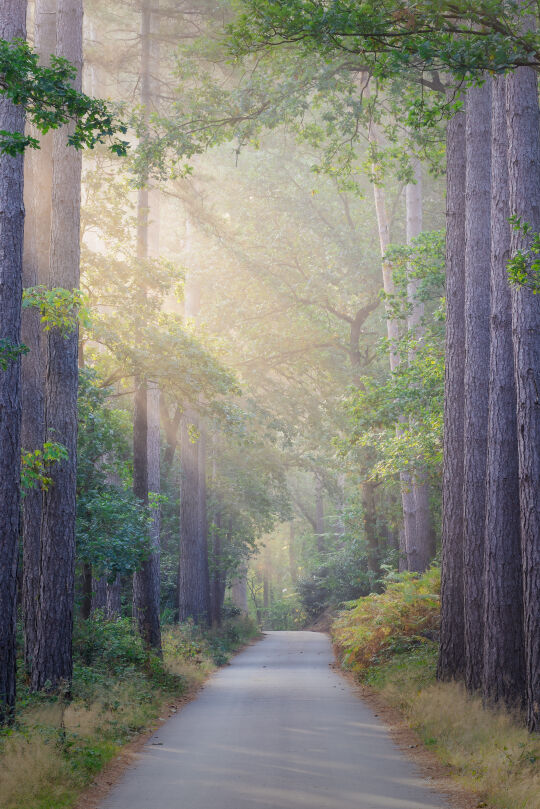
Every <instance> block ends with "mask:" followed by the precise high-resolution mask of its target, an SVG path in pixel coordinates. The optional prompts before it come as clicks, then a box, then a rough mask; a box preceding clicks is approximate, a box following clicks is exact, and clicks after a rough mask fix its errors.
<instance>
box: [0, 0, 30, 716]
mask: <svg viewBox="0 0 540 809" xmlns="http://www.w3.org/2000/svg"><path fill="white" fill-rule="evenodd" d="M25 36H26V3H25V2H21V0H5V1H4V2H3V3H2V6H1V8H0V37H2V39H7V40H12V39H15V38H16V37H20V38H22V39H24V38H25ZM0 129H4V130H7V131H8V132H20V133H22V132H23V131H24V111H23V109H22V107H15V106H14V105H13V104H11V102H10V101H8V100H7V98H6V97H5V96H0ZM23 178H24V169H23V158H22V155H19V156H18V157H7V156H6V155H1V156H0V341H1V342H0V351H1V350H2V349H3V347H4V345H7V347H8V349H9V348H10V347H11V348H13V349H16V348H17V347H18V346H19V345H20V336H21V333H20V332H21V296H22V259H23V234H24V202H23V185H24V182H23ZM3 341H6V342H5V343H4V342H3ZM0 356H1V355H0ZM3 359H4V358H3ZM5 361H6V365H7V367H6V369H5V370H3V368H1V367H0V515H1V520H0V723H2V722H3V721H4V720H6V719H7V718H9V716H10V715H11V711H12V709H13V706H14V704H15V619H16V611H17V604H16V595H17V550H18V539H19V503H20V500H19V497H20V494H19V487H20V469H21V390H20V378H21V362H20V358H18V357H16V356H15V358H14V359H12V358H10V357H9V356H7V357H6V358H5Z"/></svg>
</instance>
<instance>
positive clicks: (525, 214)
mask: <svg viewBox="0 0 540 809" xmlns="http://www.w3.org/2000/svg"><path fill="white" fill-rule="evenodd" d="M506 112H507V125H508V172H509V176H508V180H509V188H510V194H509V200H510V213H511V214H513V215H515V216H518V217H520V218H521V221H522V222H526V223H528V224H529V225H530V226H531V228H532V231H533V232H535V233H538V232H540V182H539V177H540V116H539V110H538V87H537V78H536V73H535V72H534V71H533V70H532V69H530V68H518V69H517V70H516V71H514V72H513V73H511V74H510V75H509V76H508V79H507V96H506ZM529 244H530V236H525V235H524V234H523V233H521V232H520V231H516V230H514V231H512V242H511V249H512V255H515V253H516V251H517V250H520V249H521V250H526V249H527V248H528V247H529ZM512 333H513V344H514V366H515V379H516V396H517V435H518V458H519V495H520V512H521V548H522V564H523V607H524V637H525V672H526V687H527V718H528V725H529V728H530V730H534V731H540V541H539V537H540V508H539V506H538V496H539V495H538V493H539V492H540V394H539V392H540V295H534V294H533V293H532V292H531V290H529V289H526V288H525V287H521V288H514V289H513V290H512Z"/></svg>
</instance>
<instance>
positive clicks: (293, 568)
mask: <svg viewBox="0 0 540 809" xmlns="http://www.w3.org/2000/svg"><path fill="white" fill-rule="evenodd" d="M289 573H290V576H291V581H292V583H293V587H295V586H296V583H297V581H298V562H297V561H296V549H295V536H294V523H293V522H291V523H289Z"/></svg>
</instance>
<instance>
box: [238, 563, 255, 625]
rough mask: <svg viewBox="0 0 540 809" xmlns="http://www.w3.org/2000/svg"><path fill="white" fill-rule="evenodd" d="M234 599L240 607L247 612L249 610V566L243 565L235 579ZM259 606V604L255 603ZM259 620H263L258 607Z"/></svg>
mask: <svg viewBox="0 0 540 809" xmlns="http://www.w3.org/2000/svg"><path fill="white" fill-rule="evenodd" d="M232 600H233V604H234V605H235V606H236V607H238V609H239V610H240V611H241V612H242V613H244V614H247V611H248V602H247V568H246V567H243V568H241V569H240V570H239V571H238V575H237V578H236V579H235V580H234V581H233V584H232ZM255 606H256V607H257V605H255ZM257 620H258V622H259V623H260V622H261V615H260V612H259V609H258V608H257Z"/></svg>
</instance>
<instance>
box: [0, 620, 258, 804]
mask: <svg viewBox="0 0 540 809" xmlns="http://www.w3.org/2000/svg"><path fill="white" fill-rule="evenodd" d="M85 629H86V635H85V636H84V643H85V644H86V646H85V647H84V651H85V654H84V655H81V657H82V659H83V660H85V661H86V659H87V658H89V657H90V655H89V654H88V648H90V649H91V651H92V652H93V658H91V659H90V660H89V661H88V662H85V663H83V664H82V665H81V664H79V666H78V668H77V669H76V674H75V678H74V684H73V686H74V689H73V690H74V699H73V701H72V702H71V703H70V704H65V703H63V702H61V701H57V700H55V699H48V698H47V697H43V696H42V697H40V696H37V697H36V696H35V695H30V694H28V693H27V692H25V689H24V685H23V683H21V695H22V703H24V705H23V704H21V705H20V706H19V708H18V711H17V715H16V724H15V726H14V727H13V728H11V729H10V730H9V731H7V732H3V733H0V809H68V807H71V806H73V805H74V803H75V802H76V800H77V797H78V795H79V794H80V792H81V790H82V789H83V788H84V787H85V786H87V785H88V784H89V783H90V782H91V781H92V780H93V779H94V778H95V776H96V774H97V773H98V772H99V771H100V770H101V769H102V768H103V766H104V765H105V764H107V763H108V762H109V761H110V760H111V759H112V758H113V757H114V756H115V754H116V753H117V752H118V751H119V750H120V748H121V747H122V745H124V744H126V743H127V742H129V741H131V740H132V739H133V738H134V737H136V736H137V734H138V733H140V732H142V731H144V730H145V729H147V728H148V727H150V726H151V725H152V723H153V722H154V720H155V719H156V718H157V717H159V716H161V715H162V713H163V711H164V705H166V704H167V703H170V702H171V701H175V700H176V699H177V698H178V697H181V696H184V695H186V693H189V692H190V691H191V692H192V691H193V690H195V689H196V688H197V687H198V686H199V685H201V684H202V682H204V680H205V679H206V678H207V677H208V675H209V674H211V673H212V671H214V670H215V669H216V668H217V665H221V664H222V663H224V662H226V660H227V656H228V654H230V653H232V651H233V650H234V649H236V648H238V647H239V646H241V645H242V644H243V643H245V642H246V641H247V640H248V638H249V637H252V636H253V635H254V634H255V630H254V627H253V626H252V625H251V624H248V623H246V622H242V621H241V620H237V621H236V622H234V621H233V622H229V624H226V625H224V627H223V629H222V631H221V632H215V633H206V634H203V633H201V632H200V631H199V630H197V629H196V627H193V626H192V625H188V624H186V625H182V626H179V627H178V626H176V627H167V628H165V629H164V632H163V648H164V659H163V662H161V661H159V660H157V659H152V658H150V659H147V658H146V656H145V655H144V654H142V655H139V657H138V658H137V657H134V655H133V653H132V644H133V645H136V644H137V643H139V645H140V641H138V639H137V637H136V636H135V635H133V634H132V630H131V628H130V627H129V624H128V623H126V622H118V624H117V625H116V626H114V625H108V624H106V622H104V621H103V620H101V619H98V620H96V621H95V626H94V625H88V626H87V627H86V628H85ZM100 644H101V645H100ZM135 651H136V649H135ZM103 661H108V665H107V664H105V663H104V662H103Z"/></svg>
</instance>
